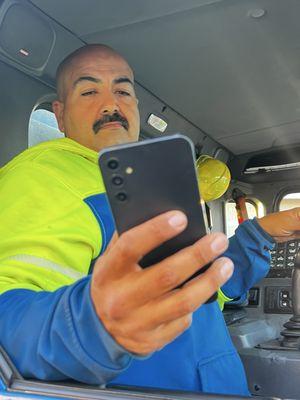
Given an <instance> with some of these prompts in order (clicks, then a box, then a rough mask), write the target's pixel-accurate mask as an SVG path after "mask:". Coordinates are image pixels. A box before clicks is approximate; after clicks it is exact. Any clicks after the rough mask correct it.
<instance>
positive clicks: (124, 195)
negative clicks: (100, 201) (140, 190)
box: [116, 192, 127, 201]
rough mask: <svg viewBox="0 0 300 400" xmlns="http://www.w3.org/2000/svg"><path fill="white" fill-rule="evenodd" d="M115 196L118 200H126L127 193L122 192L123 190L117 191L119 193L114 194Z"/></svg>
mask: <svg viewBox="0 0 300 400" xmlns="http://www.w3.org/2000/svg"><path fill="white" fill-rule="evenodd" d="M116 198H117V199H118V200H119V201H125V200H127V194H126V193H124V192H119V193H117V194H116Z"/></svg>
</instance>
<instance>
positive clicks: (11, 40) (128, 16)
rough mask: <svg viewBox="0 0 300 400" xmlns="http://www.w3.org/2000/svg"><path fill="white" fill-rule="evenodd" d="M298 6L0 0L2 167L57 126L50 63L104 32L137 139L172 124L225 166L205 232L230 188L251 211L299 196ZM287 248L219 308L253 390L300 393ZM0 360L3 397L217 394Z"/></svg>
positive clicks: (233, 219) (229, 220) (296, 311)
mask: <svg viewBox="0 0 300 400" xmlns="http://www.w3.org/2000/svg"><path fill="white" fill-rule="evenodd" d="M299 15H300V2H299V1H297V0H242V1H241V0H152V1H149V0H110V1H105V0H84V1H83V0H31V1H29V0H1V1H0V74H1V82H0V87H1V91H0V105H1V106H0V121H1V122H0V124H1V135H0V166H3V165H4V164H5V163H6V162H8V161H9V160H10V159H11V158H12V157H14V156H15V155H17V154H18V153H20V152H21V151H23V150H24V149H26V148H27V147H29V146H32V145H34V144H36V143H39V142H41V141H45V140H50V139H53V138H56V137H60V136H62V134H61V133H60V132H59V131H58V128H57V125H56V123H55V119H54V115H53V113H52V109H51V102H52V100H54V99H55V71H56V68H57V66H58V64H59V63H60V61H61V60H62V59H63V58H64V57H65V56H66V55H67V54H69V53H70V52H72V51H73V50H75V49H76V48H79V47H81V46H83V45H84V44H86V43H104V44H107V45H109V46H111V47H113V48H114V49H116V50H117V51H118V52H120V53H121V54H122V55H124V57H125V58H126V59H127V60H128V61H129V64H130V65H131V66H132V68H133V70H134V71H135V80H136V92H137V97H138V99H139V108H140V112H141V140H143V139H145V138H154V137H160V136H163V135H165V134H172V133H178V132H179V133H182V134H184V135H187V136H188V137H189V138H190V139H191V140H192V141H193V143H194V145H195V151H196V154H197V155H200V154H208V155H210V156H212V157H215V158H217V159H219V160H221V161H223V162H225V163H226V164H227V165H228V166H229V168H230V171H231V177H232V179H231V183H230V187H229V189H228V190H227V192H226V193H225V194H224V195H223V196H222V197H221V198H220V199H218V200H215V201H213V202H210V203H208V205H207V206H208V210H209V215H210V225H211V230H212V231H223V232H225V233H226V234H227V235H228V236H231V235H232V234H233V233H234V229H235V228H236V227H237V226H238V218H237V212H236V206H237V205H238V206H239V201H240V200H241V199H242V204H243V206H244V207H245V208H246V211H247V213H248V217H251V218H252V217H254V216H258V217H260V216H263V215H264V214H266V213H270V212H273V211H277V210H284V209H288V208H292V207H295V206H299V205H300V51H299V49H300V46H299V38H300V25H299ZM246 217H247V216H246ZM299 248H300V241H297V240H292V241H289V242H287V243H281V244H277V245H276V247H275V248H274V250H273V251H272V252H271V268H270V272H269V274H268V275H267V276H266V278H264V279H263V280H262V281H261V282H259V283H258V284H257V285H256V286H255V287H254V288H252V289H250V291H249V293H248V294H247V296H245V298H243V299H237V300H236V301H233V302H232V303H229V304H228V305H227V306H226V307H225V310H224V317H225V320H226V322H227V325H228V327H229V330H230V334H231V336H232V339H233V342H234V344H235V346H236V347H237V349H238V351H239V354H240V356H241V359H242V361H243V364H244V367H245V370H246V374H247V379H248V384H249V388H250V391H251V393H252V394H253V395H255V396H257V397H260V398H273V397H276V398H289V399H299V398H300V384H299V378H298V377H299V376H300V339H299V338H300V329H299V328H300V325H299V326H298V320H297V316H298V315H299V316H300V298H298V297H299V296H297V291H298V290H300V279H299V276H298V274H299V270H298V269H297V267H298V268H299V267H300V258H299V259H298V258H297V253H298V249H299ZM293 271H294V273H293V274H292V272H293ZM292 317H293V320H292V321H290V323H288V324H287V326H284V324H285V323H286V322H287V321H289V320H290V318H292ZM299 321H300V319H299ZM283 331H284V334H282V332H283ZM0 370H1V371H0V393H1V394H2V393H5V392H7V393H9V394H10V396H13V394H14V393H15V394H19V395H20V393H21V394H22V395H24V396H25V394H27V395H29V394H39V395H45V396H56V397H59V396H61V397H64V398H66V397H69V398H103V399H104V398H105V399H106V398H122V399H123V398H131V397H135V398H145V397H150V398H156V399H157V398H162V399H166V398H168V399H170V398H174V399H178V398H193V399H195V398H210V399H214V398H216V399H218V398H224V396H217V395H216V396H213V395H207V396H206V395H205V394H193V393H179V392H166V391H163V390H159V388H158V389H157V390H150V389H148V390H147V389H146V388H109V387H108V388H99V389H97V388H94V387H93V388H89V387H87V386H83V385H79V384H78V385H75V384H74V383H72V384H68V383H64V384H56V383H45V382H38V381H33V380H26V379H24V378H22V377H21V376H20V374H19V373H18V371H16V369H15V368H14V366H13V365H12V364H11V362H10V361H9V359H8V357H7V355H6V354H5V351H4V349H2V350H1V357H0ZM1 390H2V392H1ZM229 397H230V396H229ZM231 398H234V397H232V396H231Z"/></svg>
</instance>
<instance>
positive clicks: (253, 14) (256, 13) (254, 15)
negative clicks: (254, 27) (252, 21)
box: [248, 8, 266, 18]
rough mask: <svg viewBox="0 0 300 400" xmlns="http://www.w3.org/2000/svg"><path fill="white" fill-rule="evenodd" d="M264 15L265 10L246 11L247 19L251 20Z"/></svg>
mask: <svg viewBox="0 0 300 400" xmlns="http://www.w3.org/2000/svg"><path fill="white" fill-rule="evenodd" d="M265 14H266V10H264V9H262V8H254V9H253V10H250V11H248V17H251V18H261V17H263V16H264V15H265Z"/></svg>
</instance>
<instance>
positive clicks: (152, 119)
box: [147, 114, 168, 132]
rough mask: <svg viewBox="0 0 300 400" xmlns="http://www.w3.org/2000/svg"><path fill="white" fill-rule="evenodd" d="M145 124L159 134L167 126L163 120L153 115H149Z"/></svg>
mask: <svg viewBox="0 0 300 400" xmlns="http://www.w3.org/2000/svg"><path fill="white" fill-rule="evenodd" d="M147 122H148V124H149V125H150V126H152V128H154V129H156V130H158V131H160V132H164V131H165V130H166V129H167V126H168V123H167V122H166V121H165V120H163V119H162V118H161V117H159V116H157V115H155V114H150V115H149V117H148V120H147Z"/></svg>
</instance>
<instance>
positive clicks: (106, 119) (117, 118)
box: [93, 112, 129, 134]
mask: <svg viewBox="0 0 300 400" xmlns="http://www.w3.org/2000/svg"><path fill="white" fill-rule="evenodd" d="M110 122H120V124H121V125H122V126H123V128H125V129H126V130H127V131H128V128H129V124H128V121H127V119H126V118H124V117H122V115H120V114H119V113H118V112H114V113H113V114H105V115H104V116H103V117H102V118H100V119H98V121H96V122H95V123H94V125H93V131H94V133H95V134H97V133H98V132H99V130H100V129H101V128H102V126H103V125H105V124H108V123H110Z"/></svg>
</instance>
